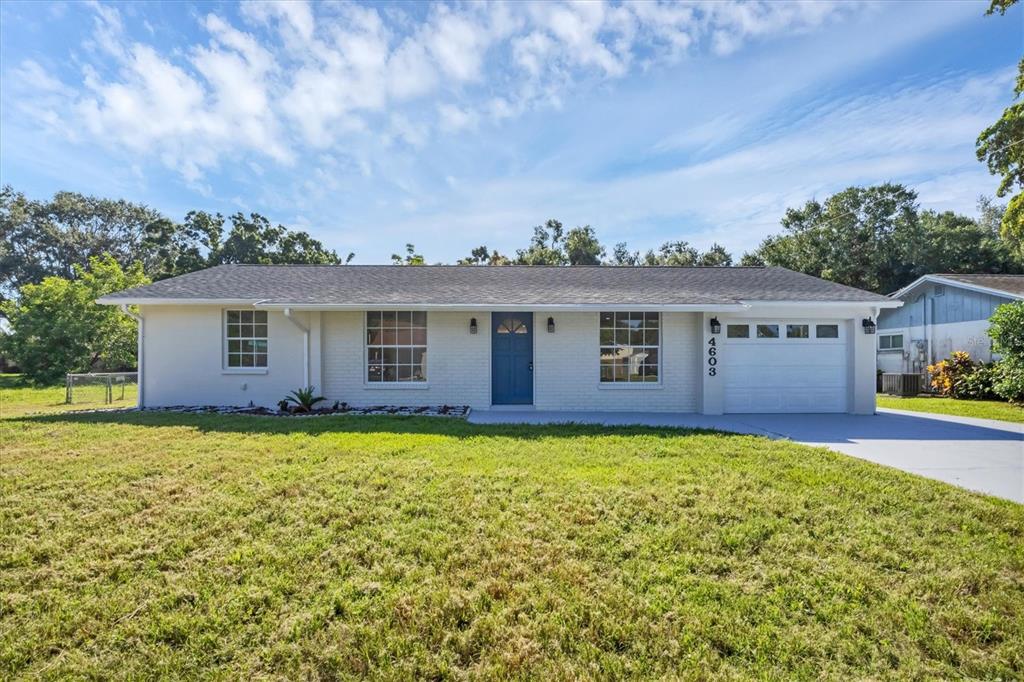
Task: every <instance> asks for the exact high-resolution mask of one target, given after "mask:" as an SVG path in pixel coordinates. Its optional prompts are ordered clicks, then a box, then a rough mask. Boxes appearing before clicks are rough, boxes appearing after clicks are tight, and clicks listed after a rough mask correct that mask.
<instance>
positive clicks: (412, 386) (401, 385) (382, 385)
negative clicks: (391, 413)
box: [360, 308, 431, 390]
mask: <svg viewBox="0 0 1024 682" xmlns="http://www.w3.org/2000/svg"><path fill="white" fill-rule="evenodd" d="M386 312H388V313H390V312H393V313H396V314H397V313H423V315H424V318H425V320H426V322H425V325H426V326H425V329H426V332H427V341H426V344H425V345H422V346H421V345H420V344H412V345H404V344H395V345H392V344H387V345H384V346H381V345H373V346H372V347H374V348H423V349H424V352H425V353H426V356H427V372H426V375H427V376H426V378H425V379H423V380H422V381H398V380H397V379H396V380H395V381H370V348H371V345H372V344H370V339H369V330H370V325H369V315H370V313H382V314H383V313H386ZM361 317H362V324H361V327H362V333H363V365H362V368H361V370H360V371H361V372H362V374H363V387H364V388H368V389H371V390H416V389H425V388H430V376H431V370H430V313H429V312H428V311H426V310H412V309H408V308H406V309H403V310H380V309H367V310H363V311H362V315H361Z"/></svg>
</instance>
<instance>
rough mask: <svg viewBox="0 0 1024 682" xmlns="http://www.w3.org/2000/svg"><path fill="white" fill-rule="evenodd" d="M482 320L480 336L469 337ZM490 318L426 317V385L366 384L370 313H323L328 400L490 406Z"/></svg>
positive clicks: (468, 315)
mask: <svg viewBox="0 0 1024 682" xmlns="http://www.w3.org/2000/svg"><path fill="white" fill-rule="evenodd" d="M473 317H475V318H476V319H477V326H478V330H479V331H478V332H477V333H476V334H470V333H469V321H470V319H471V318H473ZM489 319H490V318H489V317H488V316H487V314H486V313H484V314H479V313H461V312H436V311H431V312H429V313H427V381H426V383H425V384H416V383H404V384H369V383H367V382H366V356H365V342H364V328H365V313H363V312H361V311H351V312H350V311H346V312H325V313H321V317H320V322H321V325H320V326H321V335H320V346H321V348H322V352H323V362H322V373H323V377H322V381H321V383H322V385H323V394H324V395H325V396H326V397H327V398H329V399H330V400H341V401H344V402H347V403H349V404H350V405H357V406H365V405H417V406H419V405H444V404H447V405H469V406H470V407H473V408H475V409H486V408H487V407H488V406H489V405H490V394H489V391H490V379H489V377H490V353H491V345H490V344H491V337H490V334H489V329H490V323H489Z"/></svg>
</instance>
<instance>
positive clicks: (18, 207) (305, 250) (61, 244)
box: [0, 185, 352, 300]
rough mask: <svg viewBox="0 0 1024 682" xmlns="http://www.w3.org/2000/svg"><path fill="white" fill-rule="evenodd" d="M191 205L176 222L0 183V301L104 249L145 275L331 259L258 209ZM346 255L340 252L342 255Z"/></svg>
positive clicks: (122, 205) (136, 207)
mask: <svg viewBox="0 0 1024 682" xmlns="http://www.w3.org/2000/svg"><path fill="white" fill-rule="evenodd" d="M228 221H230V225H227V226H226V225H225V223H226V221H225V219H224V217H223V216H222V215H220V214H219V213H207V212H205V211H191V212H190V213H188V215H186V216H185V220H184V221H183V222H182V223H180V224H179V223H176V222H174V221H173V220H171V219H169V218H167V217H166V216H163V215H161V214H160V213H159V212H157V211H155V210H154V209H152V208H150V207H148V206H146V205H144V204H134V203H131V202H128V201H123V200H114V199H103V198H98V197H92V196H86V195H83V194H78V193H76V192H57V193H56V194H54V195H53V197H52V198H51V199H46V200H42V201H38V200H34V199H29V198H28V197H26V196H25V195H24V194H23V193H21V192H16V191H15V190H14V189H13V188H12V187H10V186H9V185H5V186H4V187H3V188H0V300H4V299H7V298H12V297H16V296H17V291H18V289H20V288H21V287H22V286H24V285H26V284H37V283H39V282H41V281H42V280H43V279H44V278H46V277H50V276H57V277H64V278H70V277H73V276H74V272H75V266H76V265H77V266H81V265H86V264H87V263H88V262H89V259H90V258H91V257H93V256H99V255H101V254H109V255H110V256H112V257H113V258H114V259H115V260H116V261H117V262H118V263H120V264H121V267H124V268H127V267H128V266H129V265H130V264H131V263H135V262H139V263H141V264H142V267H143V270H144V271H145V272H146V274H147V275H149V276H150V277H152V278H153V279H163V278H166V277H173V276H175V275H181V274H184V273H186V272H192V271H194V270H200V269H202V268H205V267H210V266H212V265H220V264H222V263H339V262H341V259H339V258H338V255H337V254H336V253H335V252H334V251H331V250H329V249H327V248H326V247H325V246H324V245H323V244H322V243H321V242H319V241H318V240H316V239H313V238H312V237H311V236H310V235H309V234H308V233H306V232H301V231H296V230H290V229H288V228H286V227H284V226H283V225H272V224H271V223H270V221H269V220H267V219H266V218H265V217H263V216H261V215H259V214H258V213H250V214H249V215H248V216H246V215H244V214H242V213H236V214H234V215H232V216H230V217H229V218H228ZM351 259H352V254H349V255H348V259H347V260H346V261H345V262H348V260H351Z"/></svg>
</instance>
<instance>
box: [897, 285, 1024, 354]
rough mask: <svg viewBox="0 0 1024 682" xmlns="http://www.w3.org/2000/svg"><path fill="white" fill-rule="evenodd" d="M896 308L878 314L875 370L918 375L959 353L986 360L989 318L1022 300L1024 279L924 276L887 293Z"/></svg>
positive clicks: (990, 350) (988, 344) (988, 343)
mask: <svg viewBox="0 0 1024 682" xmlns="http://www.w3.org/2000/svg"><path fill="white" fill-rule="evenodd" d="M890 298H892V299H895V300H900V301H903V302H904V305H903V307H901V308H892V309H888V310H884V311H882V313H881V314H880V315H879V316H878V368H879V369H880V370H882V371H883V372H899V373H907V374H921V373H924V372H925V371H927V367H928V365H930V364H933V363H935V362H937V361H939V360H944V359H946V358H948V357H949V356H950V355H951V354H952V353H953V351H957V350H962V351H966V352H968V353H970V354H971V357H972V358H974V359H975V360H978V361H982V362H991V361H992V360H993V354H992V340H991V339H990V338H989V336H988V319H989V318H990V317H991V316H992V313H993V312H995V309H996V308H998V307H999V306H1001V305H1002V304H1004V303H1010V302H1011V301H1019V300H1022V299H1024V275H925V276H924V277H921V278H919V279H917V280H916V281H914V282H912V283H911V284H909V285H907V286H905V287H903V288H902V289H900V290H899V291H897V292H895V293H893V294H890Z"/></svg>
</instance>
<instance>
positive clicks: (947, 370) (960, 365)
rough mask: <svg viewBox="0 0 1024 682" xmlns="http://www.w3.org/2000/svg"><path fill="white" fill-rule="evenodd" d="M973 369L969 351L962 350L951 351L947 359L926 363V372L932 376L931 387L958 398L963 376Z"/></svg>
mask: <svg viewBox="0 0 1024 682" xmlns="http://www.w3.org/2000/svg"><path fill="white" fill-rule="evenodd" d="M973 371H974V361H973V360H971V356H970V354H969V353H965V352H964V351H962V350H957V351H953V354H952V355H950V356H949V359H948V360H940V361H938V362H936V363H935V364H934V365H928V373H929V374H931V376H932V388H934V389H935V390H936V391H938V392H939V393H941V394H942V395H945V396H949V397H950V398H958V397H959V396H958V395H957V393H958V390H957V389H958V387H959V384H960V382H962V381H963V378H964V377H965V376H967V375H968V374H970V373H971V372H973Z"/></svg>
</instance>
